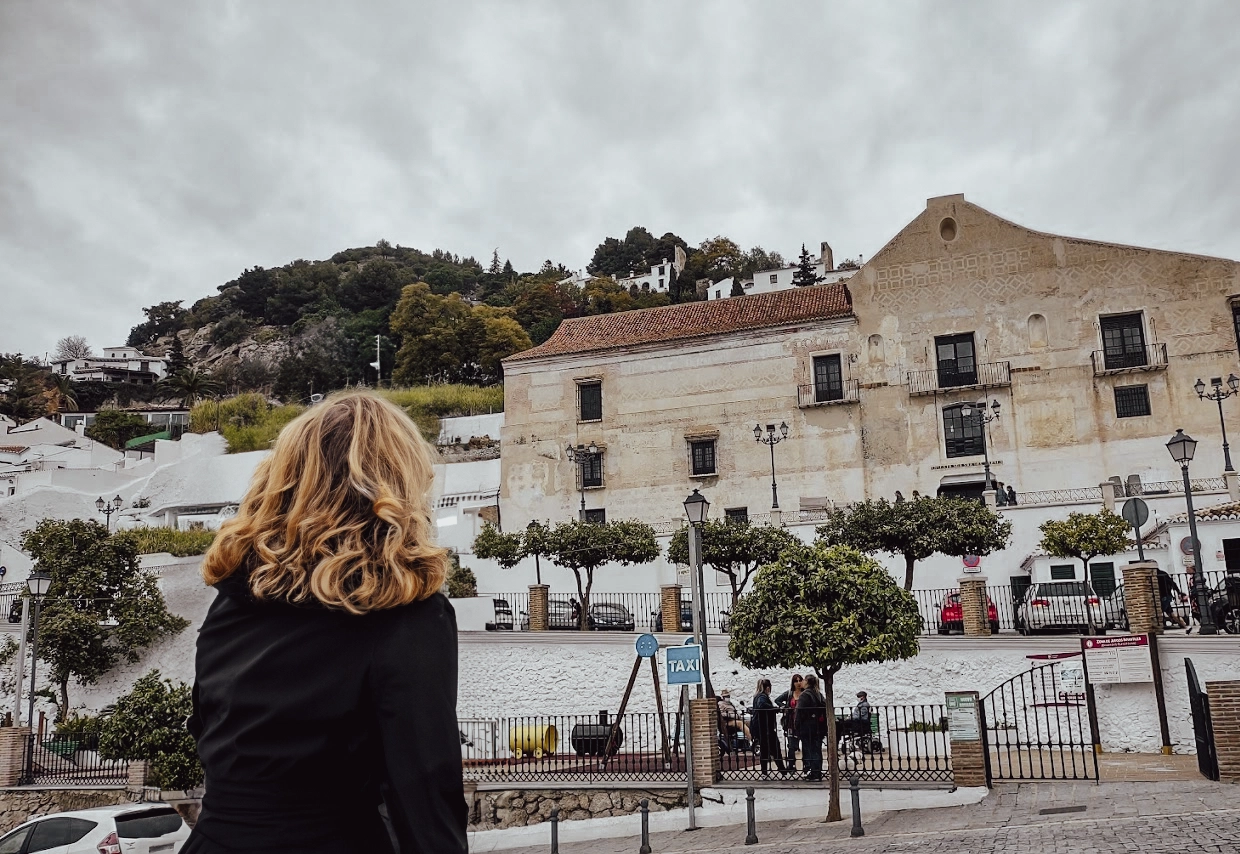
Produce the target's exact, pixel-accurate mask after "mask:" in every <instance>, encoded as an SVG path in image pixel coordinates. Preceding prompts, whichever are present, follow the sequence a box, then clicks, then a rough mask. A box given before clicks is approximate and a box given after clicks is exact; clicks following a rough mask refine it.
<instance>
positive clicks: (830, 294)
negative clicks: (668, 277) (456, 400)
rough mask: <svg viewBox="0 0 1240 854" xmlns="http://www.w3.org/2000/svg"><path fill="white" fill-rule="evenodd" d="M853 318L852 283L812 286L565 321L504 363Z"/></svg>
mask: <svg viewBox="0 0 1240 854" xmlns="http://www.w3.org/2000/svg"><path fill="white" fill-rule="evenodd" d="M851 316H852V297H851V295H850V294H849V293H848V287H847V286H846V285H844V284H841V283H834V284H828V285H812V286H810V287H806V288H797V289H795V290H786V291H774V292H772V293H765V294H753V295H752V296H742V297H729V298H728V299H719V300H710V301H706V302H689V303H680V304H679V305H669V306H663V307H661V308H644V309H636V310H634V311H621V312H617V313H615V314H598V315H591V316H590V317H574V318H570V319H568V320H565V321H564V322H563V323H561V324H560V327H559V329H557V330H556V331H555V334H554V335H552V336H551V337H550V338H548V339H547V340H546V341H545V342H543V343H542V344H539V345H538V346H537V347H533V348H531V349H529V350H525V351H523V352H521V353H517V354H515V355H513V356H509V357H508V358H507V359H505V360H504V362H505V363H509V362H526V361H533V360H535V359H541V358H546V357H551V356H567V355H571V354H575V353H590V352H596V351H602V350H611V349H615V348H619V347H631V346H633V345H636V344H655V343H662V342H668V341H683V340H686V339H691V338H705V337H708V336H711V335H724V334H727V333H729V332H740V331H744V330H749V329H763V328H766V327H773V326H784V325H787V324H790V323H801V322H805V321H813V320H830V319H833V318H840V317H851Z"/></svg>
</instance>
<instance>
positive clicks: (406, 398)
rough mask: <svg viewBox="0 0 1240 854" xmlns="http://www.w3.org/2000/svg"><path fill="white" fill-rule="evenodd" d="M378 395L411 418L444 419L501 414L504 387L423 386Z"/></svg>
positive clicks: (387, 391) (386, 389)
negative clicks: (422, 415)
mask: <svg viewBox="0 0 1240 854" xmlns="http://www.w3.org/2000/svg"><path fill="white" fill-rule="evenodd" d="M379 394H381V395H382V396H383V397H386V398H387V399H388V400H390V401H392V403H395V404H396V405H397V406H399V407H400V408H401V409H403V410H405V411H406V412H409V413H410V415H413V413H415V412H425V413H429V414H431V415H435V416H438V417H441V418H447V417H451V416H454V415H483V414H486V413H488V412H503V411H504V387H503V386H498V385H493V386H477V385H461V384H455V385H424V386H412V387H410V388H385V389H380V391H379Z"/></svg>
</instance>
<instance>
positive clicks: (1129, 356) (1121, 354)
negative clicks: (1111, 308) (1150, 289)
mask: <svg viewBox="0 0 1240 854" xmlns="http://www.w3.org/2000/svg"><path fill="white" fill-rule="evenodd" d="M1098 322H1099V325H1100V326H1101V327H1102V357H1103V363H1104V365H1105V366H1106V369H1107V370H1108V371H1113V370H1116V369H1122V368H1139V367H1141V366H1142V365H1144V364H1146V363H1147V361H1148V360H1147V358H1146V353H1145V327H1144V324H1143V323H1142V319H1141V312H1139V311H1137V312H1133V313H1132V314H1113V315H1111V316H1110V317H1102V318H1099V321H1098Z"/></svg>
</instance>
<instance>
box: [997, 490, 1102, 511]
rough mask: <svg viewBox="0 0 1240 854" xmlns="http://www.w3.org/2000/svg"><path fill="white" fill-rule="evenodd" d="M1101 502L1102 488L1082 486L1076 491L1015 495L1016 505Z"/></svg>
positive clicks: (1021, 493)
mask: <svg viewBox="0 0 1240 854" xmlns="http://www.w3.org/2000/svg"><path fill="white" fill-rule="evenodd" d="M1101 500H1102V487H1100V486H1083V487H1078V488H1076V489H1045V490H1042V491H1040V492H1018V493H1016V504H1017V506H1019V505H1021V504H1083V503H1086V502H1090V501H1101Z"/></svg>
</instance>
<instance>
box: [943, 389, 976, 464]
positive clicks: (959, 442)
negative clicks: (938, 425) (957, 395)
mask: <svg viewBox="0 0 1240 854" xmlns="http://www.w3.org/2000/svg"><path fill="white" fill-rule="evenodd" d="M966 406H967V407H970V408H971V409H973V410H976V409H977V404H976V403H957V404H955V405H954V406H944V407H943V450H944V452H945V453H946V454H947V456H948V457H951V458H955V457H980V456H982V454H983V453H984V452H985V441H986V439H985V436H984V435H983V433H982V431H983V430H985V429H986V425H984V424H983V423H982V419H981V418H978V417H976V416H969V417H967V418H966V417H965V416H964V415H963V414H962V412H961V411H962V410H963V409H964V408H965V407H966Z"/></svg>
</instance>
